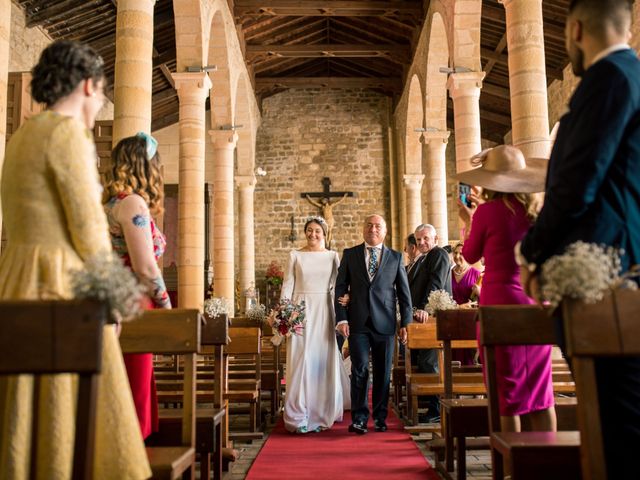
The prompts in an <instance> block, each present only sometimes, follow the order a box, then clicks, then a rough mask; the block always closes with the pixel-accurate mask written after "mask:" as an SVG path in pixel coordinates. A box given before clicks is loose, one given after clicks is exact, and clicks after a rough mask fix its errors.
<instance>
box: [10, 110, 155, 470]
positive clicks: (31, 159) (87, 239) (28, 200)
mask: <svg viewBox="0 0 640 480" xmlns="http://www.w3.org/2000/svg"><path fill="white" fill-rule="evenodd" d="M100 191H101V187H100V184H99V182H98V175H97V170H96V152H95V146H94V144H93V140H92V136H91V133H90V132H89V131H88V130H87V129H86V128H85V127H84V125H83V124H82V123H80V122H79V121H77V120H75V119H73V118H70V117H66V116H63V115H59V114H56V113H54V112H50V111H45V112H43V113H41V114H39V115H37V116H34V117H33V118H31V119H29V120H28V121H27V122H26V123H25V124H24V125H23V126H22V127H21V128H20V129H19V130H18V131H17V132H16V133H15V134H14V135H13V136H12V137H11V140H10V142H9V144H8V145H7V150H6V156H5V161H4V166H3V169H2V181H1V184H0V193H1V195H2V211H3V217H4V227H3V228H4V229H5V231H6V235H7V245H6V248H5V249H4V250H3V251H2V255H0V299H2V300H7V299H38V298H39V299H64V298H70V297H71V291H70V285H69V270H70V269H77V268H80V267H81V266H82V263H83V260H84V259H86V258H88V257H90V256H91V255H94V254H96V253H98V252H104V251H109V250H111V243H110V240H109V236H108V230H107V222H106V218H105V215H104V211H103V209H102V205H101V204H100ZM0 321H2V319H0ZM102 368H103V370H102V373H101V375H100V381H99V387H98V388H99V390H98V405H97V418H96V443H95V457H94V458H95V467H94V471H95V475H94V478H96V479H118V480H123V479H144V478H148V477H149V476H151V470H150V468H149V463H148V461H147V456H146V453H145V449H144V443H143V440H142V435H141V433H140V426H139V425H138V419H137V416H136V411H135V407H134V404H133V399H132V397H131V390H130V388H129V383H128V380H127V374H126V371H125V368H124V362H123V360H122V353H121V351H120V345H119V343H118V339H117V337H116V333H115V329H114V327H113V326H112V325H110V326H106V327H105V331H104V340H103V352H102ZM32 380H33V377H30V376H27V375H21V376H13V377H2V378H0V479H2V480H5V479H7V480H8V479H10V480H26V479H27V478H28V477H29V454H30V436H31V433H30V432H31V410H32V400H31V398H32V391H33V381H32ZM76 380H77V377H76V376H74V375H55V376H53V375H52V376H48V377H46V379H43V381H42V383H41V389H40V404H39V415H40V420H39V428H40V430H39V435H38V437H39V438H38V472H37V478H38V479H42V480H44V479H47V480H67V479H68V478H70V476H71V469H72V459H71V457H72V453H73V437H74V424H75V398H76V389H77V381H76Z"/></svg>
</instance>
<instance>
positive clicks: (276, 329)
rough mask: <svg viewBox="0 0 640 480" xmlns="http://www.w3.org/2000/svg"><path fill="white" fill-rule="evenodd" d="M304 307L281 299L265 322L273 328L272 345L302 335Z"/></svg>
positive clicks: (302, 303) (302, 304) (301, 304)
mask: <svg viewBox="0 0 640 480" xmlns="http://www.w3.org/2000/svg"><path fill="white" fill-rule="evenodd" d="M304 320H305V305H304V301H303V302H301V303H300V304H296V303H293V302H292V301H291V300H288V299H283V300H281V301H280V303H279V304H278V306H277V307H275V308H274V309H273V310H271V313H270V314H269V317H268V318H267V321H268V322H269V324H270V325H271V327H272V328H273V335H274V336H273V338H272V339H271V341H272V343H273V344H274V345H279V344H280V343H281V342H282V339H283V338H285V337H289V336H291V335H292V334H293V335H302V334H303V333H304Z"/></svg>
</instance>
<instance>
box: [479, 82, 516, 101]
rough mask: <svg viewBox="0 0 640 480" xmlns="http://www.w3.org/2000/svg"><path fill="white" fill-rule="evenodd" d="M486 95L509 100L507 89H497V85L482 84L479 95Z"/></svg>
mask: <svg viewBox="0 0 640 480" xmlns="http://www.w3.org/2000/svg"><path fill="white" fill-rule="evenodd" d="M483 93H486V94H487V95H492V96H494V97H499V98H506V99H507V100H509V99H510V98H511V96H510V95H509V89H508V88H503V87H499V86H498V85H493V84H491V83H487V82H482V90H481V92H480V94H483Z"/></svg>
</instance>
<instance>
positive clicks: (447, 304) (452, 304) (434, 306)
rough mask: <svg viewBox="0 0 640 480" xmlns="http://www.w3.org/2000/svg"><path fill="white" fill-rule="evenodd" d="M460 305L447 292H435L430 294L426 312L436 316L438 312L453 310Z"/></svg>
mask: <svg viewBox="0 0 640 480" xmlns="http://www.w3.org/2000/svg"><path fill="white" fill-rule="evenodd" d="M454 308H458V304H457V303H456V301H455V300H454V299H453V297H452V296H451V295H450V294H449V292H447V291H446V290H434V291H433V292H431V293H430V294H429V299H428V300H427V305H426V307H425V310H426V311H427V312H429V315H434V314H435V313H436V311H438V310H453V309H454Z"/></svg>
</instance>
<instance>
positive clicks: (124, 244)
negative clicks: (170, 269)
mask: <svg viewBox="0 0 640 480" xmlns="http://www.w3.org/2000/svg"><path fill="white" fill-rule="evenodd" d="M111 159H112V166H111V168H110V169H109V171H107V173H106V179H105V189H104V192H103V195H102V200H103V202H104V209H105V212H106V213H107V221H108V222H109V234H110V236H111V243H112V245H113V249H114V250H115V252H116V253H117V254H118V255H119V256H120V258H122V260H123V261H124V263H125V265H126V266H128V267H129V268H130V269H131V270H133V272H134V273H135V274H136V276H137V277H138V278H139V279H140V281H141V282H142V283H143V284H144V285H145V286H146V287H147V296H148V299H147V301H146V305H145V307H146V308H147V309H153V308H171V301H170V300H169V294H168V293H167V288H166V287H165V283H164V280H163V279H162V273H161V272H160V268H158V263H157V261H158V258H160V256H161V255H162V254H163V253H164V249H165V245H166V242H165V239H164V236H163V235H162V233H161V232H160V230H159V229H158V227H156V225H155V223H154V221H153V218H152V215H154V216H158V215H161V214H162V197H163V185H162V176H161V174H160V158H159V155H158V142H156V140H155V139H154V138H153V137H152V136H151V135H147V134H146V133H142V132H140V133H138V134H136V135H135V136H133V137H127V138H123V139H122V140H120V142H118V144H117V145H116V147H115V148H114V149H113V152H112V153H111ZM124 363H125V365H126V367H127V375H128V376H129V384H130V385H131V392H132V393H133V401H134V402H135V404H136V411H137V412H138V420H139V422H140V429H141V431H142V436H143V437H144V438H147V437H148V436H149V435H150V434H151V433H153V432H157V431H158V398H157V396H156V386H155V380H154V376H153V358H152V355H151V353H138V354H126V355H125V356H124Z"/></svg>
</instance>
